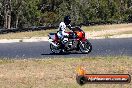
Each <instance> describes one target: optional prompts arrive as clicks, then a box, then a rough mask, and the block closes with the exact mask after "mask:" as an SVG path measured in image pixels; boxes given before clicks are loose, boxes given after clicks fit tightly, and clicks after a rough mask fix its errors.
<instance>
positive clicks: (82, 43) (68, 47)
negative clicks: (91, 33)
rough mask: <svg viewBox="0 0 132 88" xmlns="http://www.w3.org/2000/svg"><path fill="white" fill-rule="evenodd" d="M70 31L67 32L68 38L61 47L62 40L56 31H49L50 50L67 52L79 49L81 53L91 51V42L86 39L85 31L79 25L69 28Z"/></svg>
mask: <svg viewBox="0 0 132 88" xmlns="http://www.w3.org/2000/svg"><path fill="white" fill-rule="evenodd" d="M71 30H72V32H67V33H68V34H69V36H68V37H65V39H66V40H68V41H67V42H66V44H65V46H64V47H62V42H61V40H60V39H59V38H58V36H57V33H49V35H48V37H49V39H48V40H49V43H50V50H51V51H52V53H60V52H63V53H64V52H69V51H73V50H76V51H81V52H82V53H85V54H88V53H90V52H91V51H92V45H91V43H90V42H89V41H88V40H87V39H86V37H85V32H84V31H83V30H82V29H81V28H80V27H74V28H72V29H71Z"/></svg>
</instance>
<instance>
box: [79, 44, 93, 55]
mask: <svg viewBox="0 0 132 88" xmlns="http://www.w3.org/2000/svg"><path fill="white" fill-rule="evenodd" d="M80 50H81V52H84V53H89V52H90V50H91V46H90V44H89V43H85V42H82V43H81V44H80Z"/></svg>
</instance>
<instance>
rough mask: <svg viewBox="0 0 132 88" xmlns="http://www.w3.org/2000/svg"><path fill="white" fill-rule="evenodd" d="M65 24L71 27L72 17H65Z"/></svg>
mask: <svg viewBox="0 0 132 88" xmlns="http://www.w3.org/2000/svg"><path fill="white" fill-rule="evenodd" d="M64 23H65V24H66V25H69V24H70V23H71V17H70V16H65V17H64Z"/></svg>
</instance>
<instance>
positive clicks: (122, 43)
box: [0, 38, 132, 59]
mask: <svg viewBox="0 0 132 88" xmlns="http://www.w3.org/2000/svg"><path fill="white" fill-rule="evenodd" d="M90 42H91V43H92V45H93V50H92V52H91V53H89V54H81V52H76V51H75V52H71V53H69V54H65V55H54V54H52V53H51V51H50V49H49V43H48V42H46V41H45V42H32V43H24V42H20V43H1V44H0V57H2V58H3V57H5V58H17V59H18V58H21V59H22V58H24V59H27V58H44V57H50V58H53V57H82V56H88V57H91V56H92V57H94V56H122V55H125V56H132V38H121V39H119V38H117V39H116V38H113V39H111V38H109V39H93V40H90Z"/></svg>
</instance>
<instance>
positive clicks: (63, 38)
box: [57, 16, 71, 47]
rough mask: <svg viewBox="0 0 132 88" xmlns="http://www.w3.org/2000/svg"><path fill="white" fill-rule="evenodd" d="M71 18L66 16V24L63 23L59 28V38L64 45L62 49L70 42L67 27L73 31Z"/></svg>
mask: <svg viewBox="0 0 132 88" xmlns="http://www.w3.org/2000/svg"><path fill="white" fill-rule="evenodd" d="M70 23H71V17H70V16H65V17H64V22H61V23H60V24H59V28H58V32H57V36H58V37H59V39H60V41H61V43H62V46H61V47H64V46H65V43H67V42H68V36H69V34H68V33H66V32H65V31H66V27H68V28H69V29H71V25H70Z"/></svg>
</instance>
